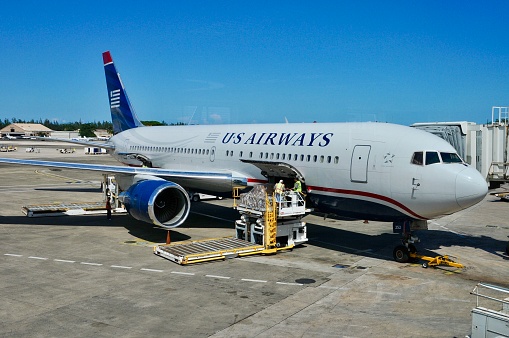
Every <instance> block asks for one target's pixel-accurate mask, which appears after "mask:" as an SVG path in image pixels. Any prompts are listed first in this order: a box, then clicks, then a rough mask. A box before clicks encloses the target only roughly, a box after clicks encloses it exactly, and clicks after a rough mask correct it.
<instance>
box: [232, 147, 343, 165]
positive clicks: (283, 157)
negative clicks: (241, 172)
mask: <svg viewBox="0 0 509 338" xmlns="http://www.w3.org/2000/svg"><path fill="white" fill-rule="evenodd" d="M226 156H233V150H227V151H226ZM243 156H244V152H243V151H240V152H239V157H240V158H242V157H243ZM255 156H258V159H260V160H279V161H301V162H304V161H305V162H320V163H324V162H327V163H332V156H325V155H304V154H286V153H282V154H280V153H268V152H260V153H258V154H257V155H255V154H254V153H253V152H252V151H250V152H249V153H248V157H249V158H253V157H255ZM334 163H335V164H338V163H339V156H334Z"/></svg>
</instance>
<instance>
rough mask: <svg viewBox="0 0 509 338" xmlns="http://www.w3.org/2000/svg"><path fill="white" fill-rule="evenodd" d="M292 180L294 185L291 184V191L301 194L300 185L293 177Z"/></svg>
mask: <svg viewBox="0 0 509 338" xmlns="http://www.w3.org/2000/svg"><path fill="white" fill-rule="evenodd" d="M294 180H295V183H294V184H293V191H295V192H298V193H299V194H301V193H302V184H301V183H300V181H299V179H298V178H297V177H295V178H294Z"/></svg>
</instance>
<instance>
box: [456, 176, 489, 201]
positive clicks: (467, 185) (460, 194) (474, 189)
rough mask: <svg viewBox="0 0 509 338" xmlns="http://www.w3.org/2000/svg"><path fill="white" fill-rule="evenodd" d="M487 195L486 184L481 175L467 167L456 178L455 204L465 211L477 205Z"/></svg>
mask: <svg viewBox="0 0 509 338" xmlns="http://www.w3.org/2000/svg"><path fill="white" fill-rule="evenodd" d="M487 193H488V183H487V182H486V180H485V179H484V178H483V177H482V175H481V173H479V172H478V171H477V170H475V169H474V168H472V167H467V168H465V169H464V170H462V171H460V172H459V173H458V175H457V176H456V202H457V203H458V205H459V206H460V207H461V208H463V209H465V208H468V207H470V206H472V205H474V204H477V203H479V202H480V201H482V200H483V199H484V197H485V196H486V194H487Z"/></svg>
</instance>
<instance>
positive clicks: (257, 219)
mask: <svg viewBox="0 0 509 338" xmlns="http://www.w3.org/2000/svg"><path fill="white" fill-rule="evenodd" d="M234 196H239V195H238V194H237V195H235V194H234ZM234 207H235V208H236V209H237V210H238V211H239V212H240V214H241V216H240V219H239V220H237V221H235V236H234V237H224V238H215V239H205V240H198V241H187V242H181V243H173V244H163V245H157V246H155V247H154V254H156V255H158V256H161V257H163V258H166V259H168V260H170V261H172V262H174V263H177V264H181V265H185V264H191V263H201V262H208V261H213V260H224V259H227V258H235V257H243V256H248V255H255V254H266V255H267V254H274V253H276V252H278V251H280V250H289V249H293V248H294V247H295V246H296V245H299V244H302V243H304V242H306V241H307V240H308V239H307V231H306V223H305V222H302V220H301V219H302V217H303V216H305V214H306V213H307V212H309V211H310V210H309V209H306V205H305V201H304V198H303V196H302V195H301V194H300V193H297V192H293V191H289V192H287V193H285V194H284V195H283V196H282V199H281V201H280V202H276V199H275V196H274V194H272V195H269V194H267V192H266V190H265V187H264V186H257V187H255V188H254V189H253V190H252V191H251V192H249V193H247V194H243V195H241V196H240V199H239V201H237V200H236V199H234Z"/></svg>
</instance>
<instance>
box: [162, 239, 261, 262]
mask: <svg viewBox="0 0 509 338" xmlns="http://www.w3.org/2000/svg"><path fill="white" fill-rule="evenodd" d="M264 249H265V248H264V247H263V245H253V244H252V243H249V242H247V241H244V240H241V239H237V238H233V237H224V238H215V239H205V240H198V241H186V242H181V243H176V244H170V245H157V246H155V247H154V253H155V254H156V255H158V256H161V257H163V258H166V259H168V260H170V261H172V262H175V263H177V264H180V265H186V264H190V263H202V262H208V261H213V260H221V259H223V260H224V259H227V258H234V257H242V256H248V255H254V254H258V253H261V251H263V250H264Z"/></svg>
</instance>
